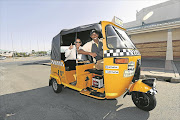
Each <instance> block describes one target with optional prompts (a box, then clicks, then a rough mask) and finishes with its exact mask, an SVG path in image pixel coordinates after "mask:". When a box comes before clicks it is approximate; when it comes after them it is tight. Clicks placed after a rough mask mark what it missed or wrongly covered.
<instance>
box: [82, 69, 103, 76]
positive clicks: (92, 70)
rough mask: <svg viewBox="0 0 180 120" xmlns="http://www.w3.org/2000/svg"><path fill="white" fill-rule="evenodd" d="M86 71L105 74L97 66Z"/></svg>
mask: <svg viewBox="0 0 180 120" xmlns="http://www.w3.org/2000/svg"><path fill="white" fill-rule="evenodd" d="M85 71H88V72H90V73H95V74H98V75H102V74H103V70H97V69H96V68H93V69H87V70H85Z"/></svg>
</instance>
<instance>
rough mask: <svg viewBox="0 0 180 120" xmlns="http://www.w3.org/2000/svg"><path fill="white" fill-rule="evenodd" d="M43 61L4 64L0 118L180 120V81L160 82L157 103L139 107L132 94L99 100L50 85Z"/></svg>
mask: <svg viewBox="0 0 180 120" xmlns="http://www.w3.org/2000/svg"><path fill="white" fill-rule="evenodd" d="M44 62H48V61H39V62H35V61H34V62H25V61H24V62H12V63H1V64H0V120H101V119H105V120H147V119H148V120H161V119H163V120H179V119H180V114H179V113H180V84H179V83H168V82H163V81H157V89H158V94H157V95H156V99H157V106H156V108H155V109H154V110H152V111H150V112H145V111H142V110H140V109H138V108H136V107H135V105H134V104H133V102H132V100H131V97H130V96H126V97H125V98H122V97H119V98H117V99H115V100H97V99H94V98H90V97H87V96H84V95H81V94H79V93H78V92H77V91H74V90H72V89H69V88H65V89H63V91H62V92H61V93H60V94H56V93H54V92H53V90H52V88H51V87H49V86H48V79H49V74H50V66H47V65H41V63H44Z"/></svg>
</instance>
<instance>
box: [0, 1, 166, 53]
mask: <svg viewBox="0 0 180 120" xmlns="http://www.w3.org/2000/svg"><path fill="white" fill-rule="evenodd" d="M165 1H167V0H0V49H2V50H10V51H18V52H30V51H32V50H35V51H44V50H46V51H47V50H50V49H51V41H52V38H53V37H54V36H55V35H57V34H58V33H59V32H60V31H61V30H62V29H69V28H73V27H77V26H80V25H86V24H91V23H97V22H99V21H111V20H112V18H113V16H117V17H118V18H120V19H122V20H123V22H124V23H126V22H130V21H134V20H136V12H137V11H140V10H141V9H143V8H145V7H149V6H152V5H155V4H159V3H162V2H165Z"/></svg>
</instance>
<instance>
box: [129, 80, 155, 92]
mask: <svg viewBox="0 0 180 120" xmlns="http://www.w3.org/2000/svg"><path fill="white" fill-rule="evenodd" d="M150 89H152V87H150V86H148V85H147V84H145V83H143V82H142V80H138V81H136V82H135V83H134V84H132V85H131V87H130V89H129V92H133V91H137V92H143V93H147V92H148V91H149V90H150Z"/></svg>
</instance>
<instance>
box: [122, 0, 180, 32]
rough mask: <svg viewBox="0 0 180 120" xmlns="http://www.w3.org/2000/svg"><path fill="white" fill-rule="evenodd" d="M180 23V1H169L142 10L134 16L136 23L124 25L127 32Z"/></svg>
mask: <svg viewBox="0 0 180 120" xmlns="http://www.w3.org/2000/svg"><path fill="white" fill-rule="evenodd" d="M177 23H178V24H179V23H180V1H179V0H170V1H167V2H164V3H160V4H157V5H153V6H150V7H147V8H143V9H142V10H140V11H139V12H137V14H136V21H132V22H128V23H125V24H124V27H125V28H126V29H127V31H130V30H137V29H144V28H151V27H157V26H159V27H160V26H166V25H170V24H177Z"/></svg>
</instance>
